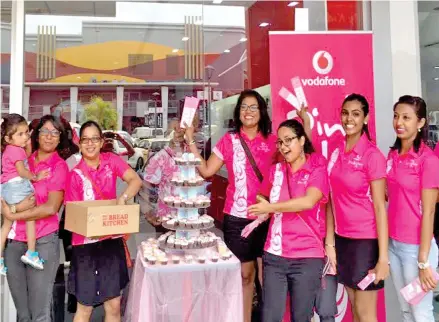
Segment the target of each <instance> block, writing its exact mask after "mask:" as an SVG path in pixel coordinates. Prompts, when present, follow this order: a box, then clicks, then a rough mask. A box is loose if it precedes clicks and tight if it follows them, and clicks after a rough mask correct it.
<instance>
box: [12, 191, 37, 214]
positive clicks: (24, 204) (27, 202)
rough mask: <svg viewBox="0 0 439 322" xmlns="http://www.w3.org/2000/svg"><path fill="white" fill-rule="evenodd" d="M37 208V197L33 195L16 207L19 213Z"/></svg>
mask: <svg viewBox="0 0 439 322" xmlns="http://www.w3.org/2000/svg"><path fill="white" fill-rule="evenodd" d="M35 206H36V203H35V195H34V194H31V195H29V196H27V197H26V198H24V199H23V200H22V201H20V202H19V203H18V204H16V205H15V208H16V210H17V212H22V211H26V210H28V209H31V208H33V207H35Z"/></svg>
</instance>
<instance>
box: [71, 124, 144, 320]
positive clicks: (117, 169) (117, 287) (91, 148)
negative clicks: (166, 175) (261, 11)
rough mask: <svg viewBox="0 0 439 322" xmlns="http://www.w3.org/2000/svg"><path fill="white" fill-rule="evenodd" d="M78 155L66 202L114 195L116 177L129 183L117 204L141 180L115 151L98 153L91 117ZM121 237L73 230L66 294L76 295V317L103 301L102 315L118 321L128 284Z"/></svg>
mask: <svg viewBox="0 0 439 322" xmlns="http://www.w3.org/2000/svg"><path fill="white" fill-rule="evenodd" d="M79 135H80V140H79V143H80V150H81V154H82V159H81V161H80V162H79V164H78V165H77V166H76V167H75V168H74V169H73V170H72V172H71V177H70V181H69V185H68V187H67V192H66V202H71V201H86V200H110V199H116V198H117V197H116V180H117V178H121V179H122V180H124V181H125V182H126V183H128V187H127V188H126V190H125V191H124V192H123V193H122V194H121V195H120V196H119V197H118V198H117V203H118V204H119V205H125V203H126V202H127V200H129V199H131V198H132V197H134V196H135V195H136V194H137V192H138V191H139V189H140V187H141V185H142V182H141V180H140V178H139V176H138V175H137V174H136V173H135V172H134V170H132V169H131V168H130V167H129V165H128V164H127V163H126V162H125V161H124V160H123V159H121V158H120V157H119V156H117V155H115V154H114V153H111V152H108V153H105V152H101V148H102V146H103V144H104V143H103V137H102V130H101V128H100V127H99V125H98V124H97V123H96V122H94V121H87V122H85V123H84V124H83V125H82V126H81V129H80V131H79ZM122 237H123V236H121V235H116V236H105V237H101V238H98V239H90V238H87V237H84V236H81V235H79V234H76V233H73V238H72V245H73V249H72V259H71V269H70V272H69V278H68V288H67V290H68V293H69V294H72V295H74V296H75V297H76V299H77V301H78V308H77V311H76V314H75V321H89V319H90V316H91V314H92V312H93V307H94V306H96V305H101V304H103V305H104V309H105V315H106V319H108V320H110V319H111V320H112V321H120V299H121V298H120V292H121V290H122V289H123V288H124V287H125V286H126V285H127V283H128V279H129V277H128V268H127V258H126V254H125V248H124V242H123V238H122Z"/></svg>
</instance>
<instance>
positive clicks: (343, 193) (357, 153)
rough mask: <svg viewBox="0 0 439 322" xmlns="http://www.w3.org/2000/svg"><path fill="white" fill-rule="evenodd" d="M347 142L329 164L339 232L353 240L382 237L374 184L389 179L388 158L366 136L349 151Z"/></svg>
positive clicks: (333, 202)
mask: <svg viewBox="0 0 439 322" xmlns="http://www.w3.org/2000/svg"><path fill="white" fill-rule="evenodd" d="M345 146H346V142H345V141H344V140H343V141H342V142H341V143H340V145H339V147H338V148H336V149H335V150H334V152H333V153H332V155H331V158H330V160H329V164H328V173H329V183H330V186H331V195H332V205H333V209H334V220H335V232H336V233H337V234H338V235H340V236H343V237H347V238H353V239H374V238H378V234H377V228H376V217H375V210H374V207H373V201H372V193H371V187H370V185H371V182H372V181H374V180H378V179H382V178H385V177H386V159H385V157H384V155H383V154H382V153H381V151H380V150H379V149H378V148H377V147H376V145H375V144H374V143H373V142H371V141H369V140H368V138H367V136H366V135H365V134H363V135H362V136H361V138H360V140H359V141H358V142H357V144H356V145H355V146H354V148H353V149H352V150H351V151H349V152H345Z"/></svg>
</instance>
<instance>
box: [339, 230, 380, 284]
mask: <svg viewBox="0 0 439 322" xmlns="http://www.w3.org/2000/svg"><path fill="white" fill-rule="evenodd" d="M335 249H336V253H337V274H338V282H339V283H340V284H343V285H345V286H347V287H349V288H351V289H354V290H360V288H359V287H358V283H360V282H361V280H362V279H363V278H365V277H366V276H367V274H368V272H369V270H371V269H373V268H375V266H376V264H377V262H378V257H379V248H378V239H352V238H346V237H341V236H338V235H336V236H335ZM383 287H384V281H380V282H379V283H378V284H377V285H375V283H372V284H370V285H369V286H368V287H367V288H366V289H365V291H375V290H379V289H382V288H383Z"/></svg>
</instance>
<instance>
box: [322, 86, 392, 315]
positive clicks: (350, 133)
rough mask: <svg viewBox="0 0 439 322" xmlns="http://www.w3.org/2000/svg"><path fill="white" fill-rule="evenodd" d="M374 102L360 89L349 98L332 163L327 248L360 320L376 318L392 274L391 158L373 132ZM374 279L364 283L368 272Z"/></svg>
mask: <svg viewBox="0 0 439 322" xmlns="http://www.w3.org/2000/svg"><path fill="white" fill-rule="evenodd" d="M368 119H369V103H368V102H367V100H366V98H365V97H364V96H362V95H359V94H351V95H349V96H347V97H346V98H345V100H344V101H343V104H342V109H341V123H342V126H343V129H344V130H345V132H346V138H345V140H343V141H342V142H340V146H339V147H338V148H336V149H335V150H334V152H333V153H332V155H331V158H330V160H329V164H328V173H329V183H330V187H331V199H330V201H331V202H330V203H328V207H327V235H326V241H325V243H326V244H325V246H326V247H325V248H326V252H327V254H328V257H329V259H330V261H331V263H332V265H333V267H334V268H335V266H336V269H337V274H338V279H339V282H340V283H341V284H343V285H344V286H345V287H346V288H347V291H348V296H349V301H350V303H351V307H352V312H353V313H354V316H355V321H359V322H363V321H364V322H375V321H377V309H376V308H377V298H378V290H380V289H382V288H383V287H384V280H385V279H386V278H387V276H388V275H389V260H388V228H387V213H386V207H385V190H386V188H385V186H386V185H385V178H386V160H385V158H384V156H383V154H382V153H381V152H380V151H379V150H378V148H377V147H376V145H375V144H374V143H373V142H372V141H371V139H370V137H369V131H368V127H367V122H368ZM369 273H370V274H375V280H374V282H373V283H371V284H370V285H368V286H367V287H366V288H364V289H363V288H360V287H359V286H358V283H360V282H361V281H362V280H363V279H364V278H365V277H366V276H368V274H369Z"/></svg>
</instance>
